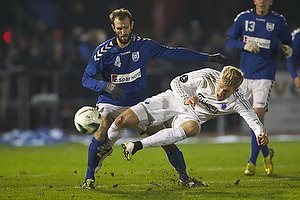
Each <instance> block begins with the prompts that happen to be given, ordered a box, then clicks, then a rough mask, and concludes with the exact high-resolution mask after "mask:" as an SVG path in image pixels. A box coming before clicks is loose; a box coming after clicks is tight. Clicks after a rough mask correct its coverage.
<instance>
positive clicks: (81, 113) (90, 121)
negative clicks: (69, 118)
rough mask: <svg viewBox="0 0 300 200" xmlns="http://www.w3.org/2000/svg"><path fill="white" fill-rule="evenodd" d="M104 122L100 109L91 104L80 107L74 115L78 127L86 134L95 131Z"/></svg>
mask: <svg viewBox="0 0 300 200" xmlns="http://www.w3.org/2000/svg"><path fill="white" fill-rule="evenodd" d="M101 122H102V118H101V115H100V113H99V112H98V110H96V109H95V108H94V107H91V106H84V107H82V108H80V109H79V110H78V111H77V112H76V113H75V116H74V124H75V127H76V129H77V130H78V131H79V132H80V133H83V134H85V135H90V134H93V133H95V132H96V131H97V130H98V129H99V127H100V125H101Z"/></svg>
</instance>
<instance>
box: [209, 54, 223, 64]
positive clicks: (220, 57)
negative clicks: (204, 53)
mask: <svg viewBox="0 0 300 200" xmlns="http://www.w3.org/2000/svg"><path fill="white" fill-rule="evenodd" d="M207 61H208V62H216V63H220V64H223V65H227V64H228V59H227V57H226V56H223V55H222V54H220V53H216V54H211V55H209V56H208V57H207Z"/></svg>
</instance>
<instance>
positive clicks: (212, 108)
mask: <svg viewBox="0 0 300 200" xmlns="http://www.w3.org/2000/svg"><path fill="white" fill-rule="evenodd" d="M198 98H199V100H200V102H201V103H202V104H203V105H204V106H205V109H206V110H208V111H209V112H211V113H213V114H216V113H217V112H218V108H216V107H215V106H213V105H211V104H209V103H208V101H207V99H206V98H205V97H204V95H203V94H201V93H198Z"/></svg>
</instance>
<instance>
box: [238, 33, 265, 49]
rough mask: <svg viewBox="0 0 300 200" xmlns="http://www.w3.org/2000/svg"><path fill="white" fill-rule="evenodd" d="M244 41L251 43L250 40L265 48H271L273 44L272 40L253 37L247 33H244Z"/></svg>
mask: <svg viewBox="0 0 300 200" xmlns="http://www.w3.org/2000/svg"><path fill="white" fill-rule="evenodd" d="M243 41H244V42H246V43H250V42H253V43H256V44H257V45H258V46H259V47H260V48H264V49H270V46H271V40H267V39H263V38H257V37H251V36H247V35H244V39H243Z"/></svg>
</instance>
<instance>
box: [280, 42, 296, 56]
mask: <svg viewBox="0 0 300 200" xmlns="http://www.w3.org/2000/svg"><path fill="white" fill-rule="evenodd" d="M281 49H282V51H283V52H284V55H285V57H286V58H289V57H291V56H292V54H293V50H292V48H291V47H290V46H289V45H284V44H283V45H281Z"/></svg>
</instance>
